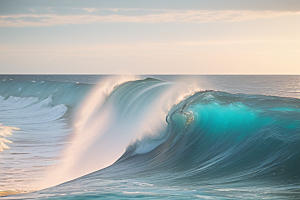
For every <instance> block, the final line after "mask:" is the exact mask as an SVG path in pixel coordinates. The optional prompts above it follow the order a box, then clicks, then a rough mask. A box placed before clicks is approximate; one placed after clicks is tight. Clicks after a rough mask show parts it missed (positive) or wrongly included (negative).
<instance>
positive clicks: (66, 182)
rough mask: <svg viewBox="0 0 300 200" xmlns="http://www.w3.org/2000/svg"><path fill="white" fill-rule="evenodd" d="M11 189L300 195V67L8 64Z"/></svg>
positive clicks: (4, 102)
mask: <svg viewBox="0 0 300 200" xmlns="http://www.w3.org/2000/svg"><path fill="white" fill-rule="evenodd" d="M0 196H2V197H1V198H3V199H132V198H135V199H300V76H299V75H140V76H135V75H124V76H121V75H0Z"/></svg>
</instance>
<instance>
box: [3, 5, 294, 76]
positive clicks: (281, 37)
mask: <svg viewBox="0 0 300 200" xmlns="http://www.w3.org/2000/svg"><path fill="white" fill-rule="evenodd" d="M124 73H130V74H300V0H184V1H183V0H182V1H179V0H105V1H104V0H85V1H81V0H64V1H61V0H0V74H124Z"/></svg>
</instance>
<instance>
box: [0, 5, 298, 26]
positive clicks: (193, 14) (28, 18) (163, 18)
mask: <svg viewBox="0 0 300 200" xmlns="http://www.w3.org/2000/svg"><path fill="white" fill-rule="evenodd" d="M118 10H122V9H116V11H118ZM124 10H130V9H124ZM124 10H122V11H124ZM85 11H87V14H79V15H59V14H20V15H2V16H0V26H1V27H25V26H31V27H43V26H55V25H66V24H89V23H120V22H130V23H167V22H181V23H206V22H217V21H221V22H233V21H246V20H255V19H262V18H273V17H278V16H283V15H293V14H300V12H299V11H298V12H294V11H280V12H279V11H247V10H240V11H237V10H223V11H220V10H219V11H211V10H184V11H179V10H160V13H157V10H153V12H154V13H153V14H151V13H150V14H142V13H140V14H139V15H126V13H125V14H124V13H122V14H121V13H118V12H116V13H115V14H109V15H98V14H97V15H96V14H93V13H94V12H96V11H97V9H92V8H88V9H85Z"/></svg>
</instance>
